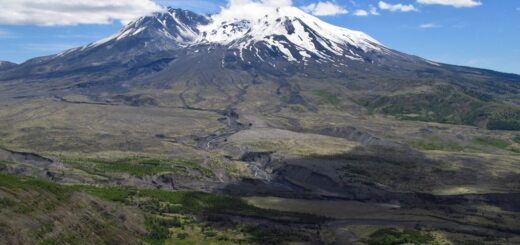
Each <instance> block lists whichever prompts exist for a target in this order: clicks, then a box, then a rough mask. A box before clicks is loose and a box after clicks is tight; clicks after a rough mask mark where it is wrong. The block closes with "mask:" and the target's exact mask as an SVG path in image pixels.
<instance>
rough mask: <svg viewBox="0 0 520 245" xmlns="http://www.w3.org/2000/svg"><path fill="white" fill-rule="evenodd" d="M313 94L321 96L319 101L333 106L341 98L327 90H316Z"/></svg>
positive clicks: (339, 101)
mask: <svg viewBox="0 0 520 245" xmlns="http://www.w3.org/2000/svg"><path fill="white" fill-rule="evenodd" d="M314 94H315V95H316V96H318V97H320V98H321V103H326V104H330V105H334V106H337V105H339V104H340V103H341V99H340V98H339V96H338V95H337V94H334V93H331V92H329V91H327V90H324V89H321V90H317V91H316V92H315V93H314Z"/></svg>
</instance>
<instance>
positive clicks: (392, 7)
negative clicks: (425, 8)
mask: <svg viewBox="0 0 520 245" xmlns="http://www.w3.org/2000/svg"><path fill="white" fill-rule="evenodd" d="M379 8H380V9H382V10H388V11H391V12H410V11H417V9H416V8H415V7H414V6H413V5H412V4H401V3H398V4H391V3H386V2H383V1H379Z"/></svg>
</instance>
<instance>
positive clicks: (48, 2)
mask: <svg viewBox="0 0 520 245" xmlns="http://www.w3.org/2000/svg"><path fill="white" fill-rule="evenodd" d="M0 6H2V8H0V24H15V25H18V24H30V25H41V26H57V25H78V24H107V23H110V22H112V21H120V22H122V23H128V22H130V21H132V20H134V19H136V18H138V17H140V16H143V15H147V14H150V13H152V12H155V11H160V10H161V7H160V6H159V5H158V4H156V3H155V2H153V1H152V0H110V1H106V0H67V1H62V0H16V1H12V0H0Z"/></svg>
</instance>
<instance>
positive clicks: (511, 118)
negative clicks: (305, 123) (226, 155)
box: [0, 7, 520, 129]
mask: <svg viewBox="0 0 520 245" xmlns="http://www.w3.org/2000/svg"><path fill="white" fill-rule="evenodd" d="M259 78H263V79H267V80H272V81H275V82H276V83H279V86H280V87H282V88H283V89H284V90H286V92H283V93H282V92H280V91H278V93H280V95H281V97H283V96H289V98H279V100H280V101H281V102H283V103H287V102H291V101H292V102H295V101H298V102H299V103H302V104H305V106H307V107H308V108H310V109H312V108H313V107H315V105H311V104H309V103H308V102H307V101H305V98H304V97H302V96H301V95H299V94H298V93H299V92H298V91H297V90H300V89H301V88H299V87H301V86H302V85H298V81H300V82H301V81H302V80H306V81H308V82H310V83H317V84H319V83H320V82H321V81H322V80H328V81H335V82H336V86H340V87H346V88H348V89H349V90H351V91H355V93H354V94H352V95H351V96H352V99H353V100H354V101H356V102H358V103H359V104H360V105H362V106H365V107H366V108H367V109H369V110H370V111H372V112H378V113H384V114H389V115H393V116H396V117H398V118H401V119H410V120H423V121H435V122H445V123H456V124H470V125H480V126H485V125H488V124H489V123H491V124H492V125H490V126H489V127H490V128H496V129H520V125H519V123H520V121H519V120H520V119H519V118H520V116H519V112H518V107H517V106H518V105H519V104H520V98H519V96H518V94H519V93H520V85H519V84H520V83H519V81H520V76H518V75H513V74H503V73H498V72H493V71H487V70H481V69H473V68H467V67H457V66H451V65H446V64H439V63H435V62H431V61H428V60H425V59H422V58H419V57H416V56H412V55H407V54H403V53H400V52H398V51H395V50H392V49H390V48H387V47H385V46H383V45H382V44H380V43H379V42H378V41H376V40H375V39H373V38H372V37H370V36H368V35H366V34H364V33H362V32H358V31H352V30H348V29H345V28H341V27H336V26H332V25H330V24H328V23H325V22H323V21H321V20H320V19H318V18H316V17H314V16H311V15H309V14H307V13H305V12H303V11H301V10H300V9H298V8H295V7H283V8H269V9H266V10H263V12H261V13H258V14H257V15H255V16H252V17H247V18H244V17H241V18H237V16H234V15H232V14H231V15H230V14H226V13H225V12H224V13H221V14H217V15H214V16H201V15H198V14H195V13H193V12H190V11H186V10H180V9H172V8H169V9H168V10H167V11H166V12H163V13H156V14H154V15H152V16H146V17H142V18H140V19H139V20H137V21H135V22H132V23H130V24H129V25H127V26H125V27H124V28H123V29H122V30H121V31H120V32H118V33H116V34H114V35H113V36H110V37H108V38H106V39H103V40H100V41H98V42H95V43H92V44H89V45H86V46H84V47H79V48H75V49H71V50H68V51H65V52H63V53H61V54H57V55H54V56H48V57H43V58H36V59H33V60H30V61H28V62H26V63H24V64H21V65H19V66H17V67H14V68H13V69H9V70H7V71H5V72H2V73H0V81H1V80H4V81H24V83H21V84H20V83H18V82H14V83H12V86H14V87H17V86H20V87H17V88H14V87H13V89H14V90H16V91H18V93H19V95H22V94H23V95H24V96H31V94H32V95H34V94H35V93H37V94H40V95H45V94H47V95H48V94H52V95H58V96H63V95H66V94H70V93H79V94H85V95H88V96H90V97H99V95H100V94H102V93H108V94H118V93H128V92H130V91H132V90H140V89H141V88H143V87H146V88H153V89H160V88H167V87H176V86H180V84H182V83H184V82H186V81H187V80H189V81H191V82H192V83H195V84H196V85H193V86H194V87H193V89H195V90H201V91H199V92H200V93H202V94H213V95H216V94H220V95H218V96H220V97H221V100H223V102H222V103H223V104H227V102H229V101H232V100H233V99H232V98H233V97H234V95H233V94H235V93H239V91H240V89H237V87H243V86H246V85H247V84H249V85H250V84H253V83H254V82H255V81H256V80H259ZM49 80H52V83H48V82H47V81H49ZM42 82H43V83H45V84H44V85H43V84H42ZM10 84H11V83H10ZM197 84H199V85H201V86H198V85H197ZM317 84H316V85H317ZM25 86H27V87H25ZM24 87H25V88H24ZM35 87H38V88H40V89H37V90H35V89H34V88H35ZM426 88H427V89H426ZM444 90H447V91H449V94H452V95H453V96H451V97H450V98H449V99H446V98H444V96H445V94H444V92H442V91H444ZM35 91H36V92H35ZM51 91H52V92H51ZM215 91H217V92H215ZM226 91H227V92H226ZM291 96H292V97H291ZM201 99H202V100H204V99H205V98H204V97H202V98H201ZM224 100H228V101H227V102H225V101H224ZM434 105H442V106H441V107H442V108H443V109H442V110H440V109H436V108H434V107H432V106H434ZM215 106H216V107H219V106H218V105H215ZM459 107H460V108H459ZM219 109H223V108H222V107H220V108H219Z"/></svg>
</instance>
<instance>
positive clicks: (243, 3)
mask: <svg viewBox="0 0 520 245" xmlns="http://www.w3.org/2000/svg"><path fill="white" fill-rule="evenodd" d="M287 6H292V1H291V0H229V2H228V4H227V6H226V7H221V9H220V11H219V13H218V14H217V15H215V16H213V20H214V21H215V22H216V23H219V22H221V21H224V20H229V19H247V20H257V19H259V18H261V17H263V16H264V15H266V14H267V13H270V12H272V11H273V9H276V8H279V7H287Z"/></svg>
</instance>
